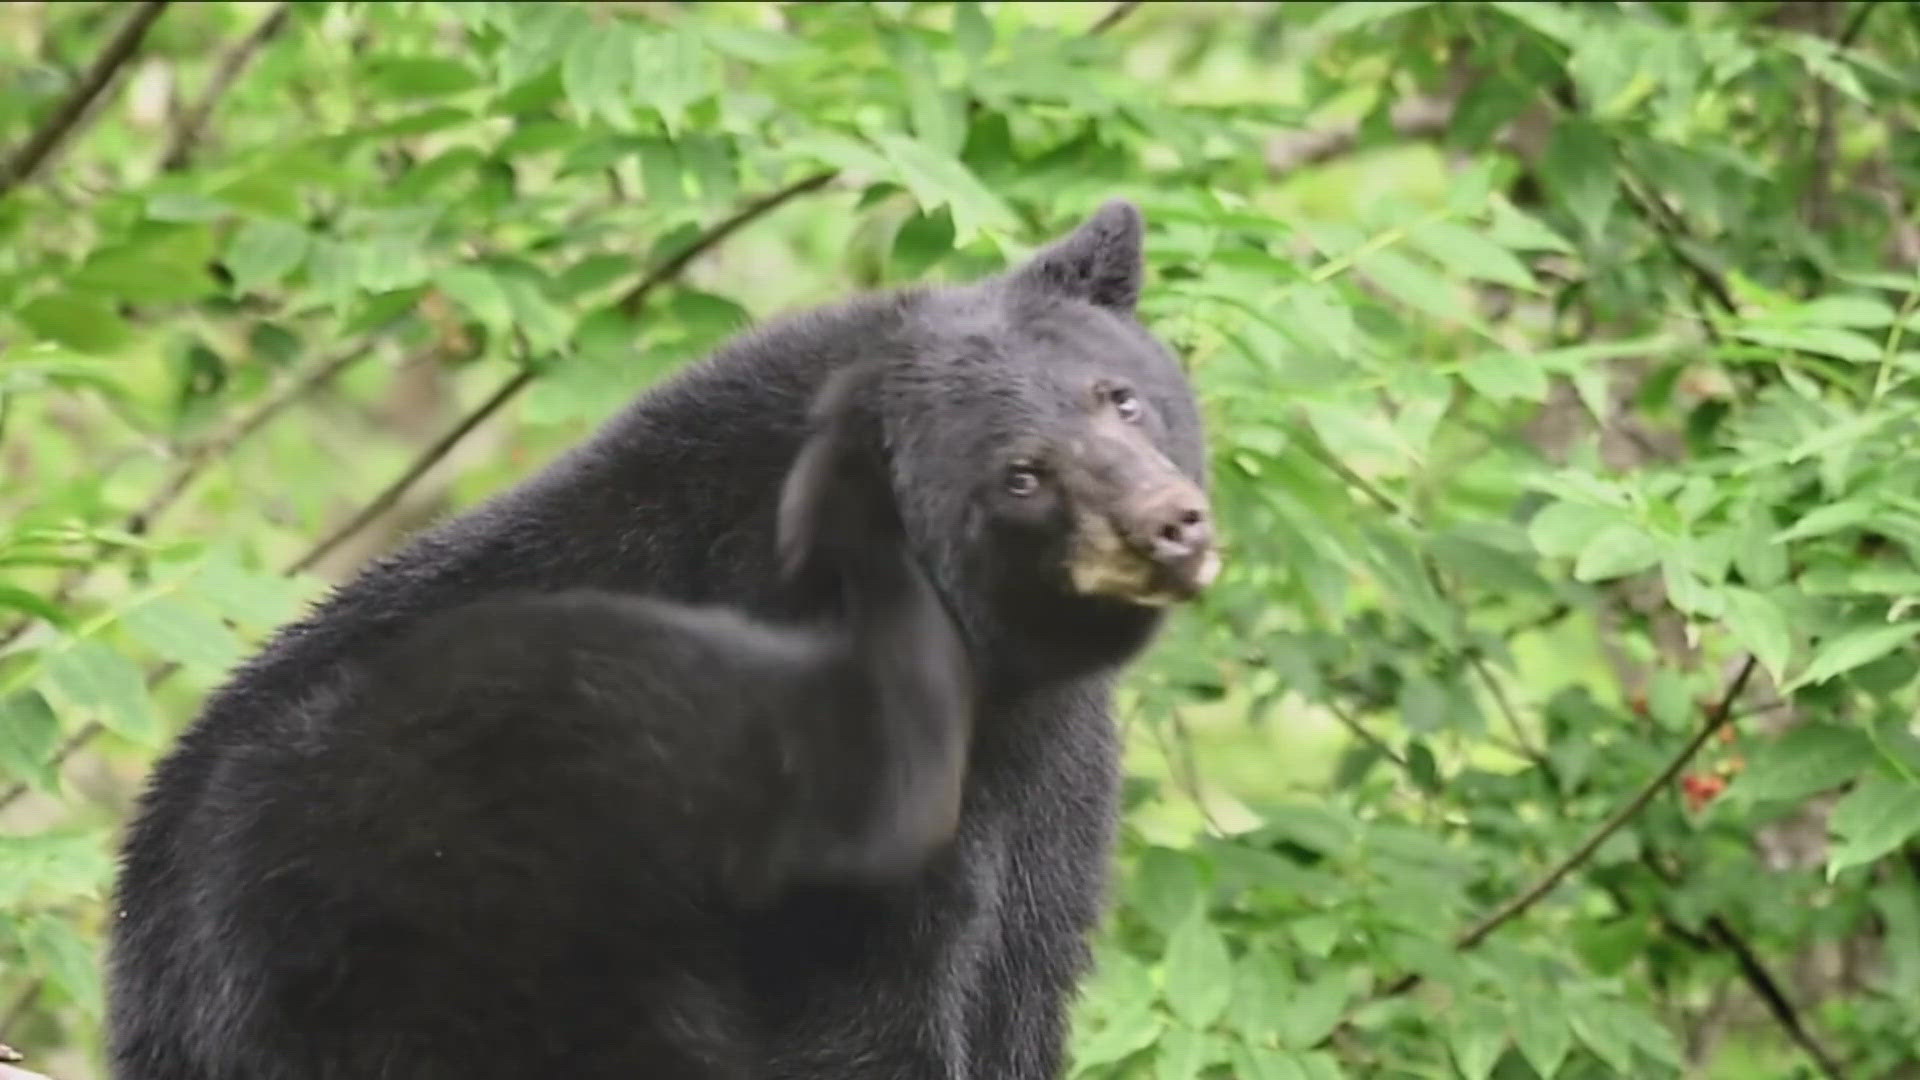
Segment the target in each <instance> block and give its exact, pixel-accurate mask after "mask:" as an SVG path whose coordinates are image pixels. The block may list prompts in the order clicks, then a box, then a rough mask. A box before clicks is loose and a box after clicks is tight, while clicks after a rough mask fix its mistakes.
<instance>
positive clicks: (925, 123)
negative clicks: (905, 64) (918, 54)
mask: <svg viewBox="0 0 1920 1080" xmlns="http://www.w3.org/2000/svg"><path fill="white" fill-rule="evenodd" d="M935 75H936V72H935V70H934V68H933V65H932V64H930V63H929V64H923V65H918V66H916V67H914V68H911V69H909V70H908V71H906V72H903V73H902V77H903V78H905V79H906V82H907V108H908V110H909V111H910V112H911V113H912V116H913V133H914V135H915V136H916V137H918V138H919V140H920V141H921V142H922V143H925V144H926V146H927V148H928V149H929V150H932V151H934V152H936V153H940V154H947V155H953V156H958V155H959V153H960V147H961V144H962V143H964V142H966V139H967V120H966V105H965V102H964V101H963V100H962V98H961V95H960V94H958V93H955V92H953V91H950V90H948V89H946V88H945V87H943V86H941V85H940V83H939V81H938V79H937V78H936V77H935Z"/></svg>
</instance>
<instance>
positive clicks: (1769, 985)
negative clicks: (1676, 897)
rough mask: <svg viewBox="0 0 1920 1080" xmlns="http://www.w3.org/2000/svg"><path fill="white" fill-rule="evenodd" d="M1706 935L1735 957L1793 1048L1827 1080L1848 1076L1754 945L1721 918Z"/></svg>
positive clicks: (1712, 919)
mask: <svg viewBox="0 0 1920 1080" xmlns="http://www.w3.org/2000/svg"><path fill="white" fill-rule="evenodd" d="M1707 934H1708V936H1709V937H1711V938H1712V939H1713V941H1714V943H1715V944H1717V945H1719V946H1720V947H1721V948H1723V949H1725V950H1727V951H1728V952H1729V953H1732V954H1733V961H1734V963H1735V964H1737V965H1738V966H1739V968H1740V976H1741V977H1742V978H1744V979H1745V980H1746V981H1747V985H1748V986H1750V987H1752V988H1753V992H1754V994H1755V995H1757V996H1758V997H1759V998H1760V1000H1761V1002H1762V1003H1764V1004H1765V1005H1766V1007H1767V1011H1768V1012H1770V1013H1772V1014H1773V1018H1774V1019H1775V1020H1777V1021H1779V1023H1780V1026H1781V1027H1782V1028H1783V1029H1785V1031H1786V1033H1787V1037H1788V1038H1790V1039H1792V1040H1793V1042H1794V1045H1796V1046H1798V1047H1799V1048H1800V1049H1801V1051H1803V1052H1804V1053H1805V1054H1806V1055H1807V1057H1809V1058H1811V1059H1813V1064H1814V1066H1815V1067H1816V1068H1818V1069H1819V1070H1820V1074H1821V1075H1822V1076H1825V1077H1826V1078H1827V1080H1843V1077H1844V1076H1845V1073H1844V1072H1842V1071H1841V1068H1840V1064H1839V1062H1838V1061H1837V1060H1836V1059H1835V1058H1834V1057H1833V1055H1832V1054H1830V1053H1828V1052H1827V1048H1826V1047H1824V1046H1822V1045H1821V1044H1820V1041H1819V1040H1818V1039H1816V1038H1814V1036H1813V1032H1811V1031H1809V1030H1807V1026H1806V1024H1805V1023H1803V1022H1802V1021H1801V1019H1800V1011H1799V1010H1798V1009H1796V1008H1794V1005H1793V1001H1792V1000H1791V999H1790V998H1788V997H1787V994H1786V991H1785V990H1784V989H1782V988H1781V986H1780V981H1779V980H1778V979H1776V978H1774V977H1773V973H1772V972H1771V971H1768V970H1767V966H1766V964H1764V963H1762V962H1761V960H1760V957H1759V955H1758V954H1756V953H1755V952H1754V951H1753V947H1752V946H1751V945H1748V944H1747V942H1746V939H1744V938H1742V937H1741V936H1740V935H1739V934H1738V933H1737V932H1735V931H1734V929H1733V927H1732V926H1731V925H1729V924H1728V923H1727V921H1726V920H1725V919H1723V918H1721V917H1720V916H1718V915H1712V916H1709V917H1708V918H1707Z"/></svg>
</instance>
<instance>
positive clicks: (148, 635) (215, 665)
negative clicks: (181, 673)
mask: <svg viewBox="0 0 1920 1080" xmlns="http://www.w3.org/2000/svg"><path fill="white" fill-rule="evenodd" d="M121 624H122V625H123V626H125V627H126V629H127V633H129V634H131V635H132V636H133V637H134V639H135V640H137V641H139V642H140V643H141V644H142V645H145V646H146V647H147V648H149V649H152V650H153V651H154V652H155V653H156V654H158V655H159V656H161V657H164V658H165V659H168V660H175V661H178V662H179V663H181V664H184V665H186V666H187V667H191V668H198V669H199V670H201V671H205V672H211V673H213V674H220V673H222V672H224V671H226V670H227V669H228V668H230V667H232V666H233V664H234V663H235V662H237V661H238V660H239V659H240V658H241V655H242V654H243V653H244V652H245V647H244V646H243V645H242V644H241V643H240V639H239V638H237V637H235V636H234V634H233V631H231V630H229V629H227V627H226V624H225V623H222V622H221V621H220V620H219V619H216V618H214V617H213V616H211V615H209V614H207V613H206V612H204V611H202V610H200V609H199V608H197V607H194V606H193V605H191V604H188V603H185V602H184V601H181V600H179V599H177V598H175V597H171V596H158V597H155V598H153V599H152V600H149V601H147V602H146V603H144V604H141V605H140V606H138V607H136V608H133V609H132V610H130V611H128V612H127V613H126V614H125V615H124V616H123V617H122V619H121Z"/></svg>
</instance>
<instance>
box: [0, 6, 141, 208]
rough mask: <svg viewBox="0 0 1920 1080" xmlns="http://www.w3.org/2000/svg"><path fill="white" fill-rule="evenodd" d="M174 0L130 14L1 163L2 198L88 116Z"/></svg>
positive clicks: (32, 173)
mask: <svg viewBox="0 0 1920 1080" xmlns="http://www.w3.org/2000/svg"><path fill="white" fill-rule="evenodd" d="M169 2H170V0H144V2H143V3H141V4H140V6H139V7H138V8H136V9H135V10H134V13H133V14H132V15H131V16H129V17H128V19H127V21H126V23H125V25H123V26H121V27H120V30H119V32H118V33H116V34H114V36H113V39H112V40H111V41H109V42H107V47H106V48H105V49H102V50H101V52H100V55H99V56H97V57H95V58H94V61H93V64H92V65H91V66H90V67H88V68H87V71H86V74H84V75H82V76H81V77H80V82H79V83H78V84H77V85H76V86H74V88H73V92H72V93H70V94H68V95H67V99H66V100H65V101H63V102H61V103H60V106H59V108H56V109H54V110H53V113H52V114H51V115H49V116H48V117H47V118H46V120H45V121H44V122H42V123H41V125H40V126H39V127H38V128H37V129H35V130H34V132H33V134H31V135H29V136H27V141H26V142H23V143H21V144H20V146H19V147H18V148H16V149H15V150H14V151H13V153H12V154H9V155H8V156H7V159H6V161H5V162H4V163H0V198H4V197H5V196H6V195H7V194H8V193H9V192H11V191H12V190H13V189H14V188H16V187H19V186H20V185H21V184H24V183H26V182H27V181H28V180H31V179H32V178H33V175H34V173H36V172H38V171H39V170H40V166H41V165H43V164H45V162H46V160H47V156H48V155H49V154H51V153H53V150H54V148H55V147H57V146H59V145H60V141H61V140H62V139H64V138H66V137H67V135H68V134H70V133H71V132H72V131H73V129H74V128H75V127H76V126H77V125H78V124H79V123H80V118H81V117H82V116H84V115H86V112H87V110H88V108H90V107H91V106H92V105H93V103H94V101H95V99H97V98H98V97H99V96H100V94H101V93H102V92H103V91H104V90H106V88H107V86H108V84H110V83H112V82H113V77H114V76H115V75H116V74H118V73H119V71H120V69H121V68H122V67H123V66H125V65H126V63H127V61H128V60H131V59H132V58H133V56H134V54H135V53H137V52H139V51H140V43H141V42H142V41H143V40H145V39H146V36H147V31H148V30H149V29H150V28H151V27H152V26H153V24H154V21H155V20H156V19H158V18H160V15H161V13H162V12H164V11H166V9H167V4H168V3H169Z"/></svg>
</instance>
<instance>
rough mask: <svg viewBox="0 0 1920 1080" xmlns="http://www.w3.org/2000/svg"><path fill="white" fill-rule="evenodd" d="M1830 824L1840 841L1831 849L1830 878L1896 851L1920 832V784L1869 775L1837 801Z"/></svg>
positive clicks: (1828, 866)
mask: <svg viewBox="0 0 1920 1080" xmlns="http://www.w3.org/2000/svg"><path fill="white" fill-rule="evenodd" d="M1827 826H1828V828H1830V829H1831V830H1832V831H1833V833H1834V835H1835V836H1836V837H1838V838H1839V841H1840V842H1839V843H1838V844H1836V845H1834V847H1833V849H1832V850H1831V851H1829V852H1828V853H1827V880H1829V881H1831V880H1833V878H1834V876H1835V875H1837V874H1839V873H1840V872H1841V871H1842V870H1846V869H1848V868H1850V867H1855V866H1861V865H1864V864H1866V863H1870V862H1872V861H1874V860H1875V859H1878V858H1880V857H1881V856H1883V855H1885V854H1887V853H1888V852H1891V851H1893V850H1894V849H1895V848H1897V847H1899V846H1900V845H1902V844H1904V843H1906V842H1907V840H1908V839H1910V838H1911V837H1912V836H1913V835H1914V834H1915V833H1920V784H1916V783H1914V782H1913V781H1911V780H1908V779H1905V778H1901V777H1892V776H1879V775H1875V776H1868V777H1866V778H1865V779H1863V780H1861V781H1860V784H1859V786H1857V787H1855V788H1854V789H1853V790H1852V791H1850V792H1848V793H1847V795H1846V797H1845V798H1843V799H1841V800H1840V801H1839V802H1838V803H1836V804H1834V807H1833V816H1832V817H1830V818H1828V819H1827Z"/></svg>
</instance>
